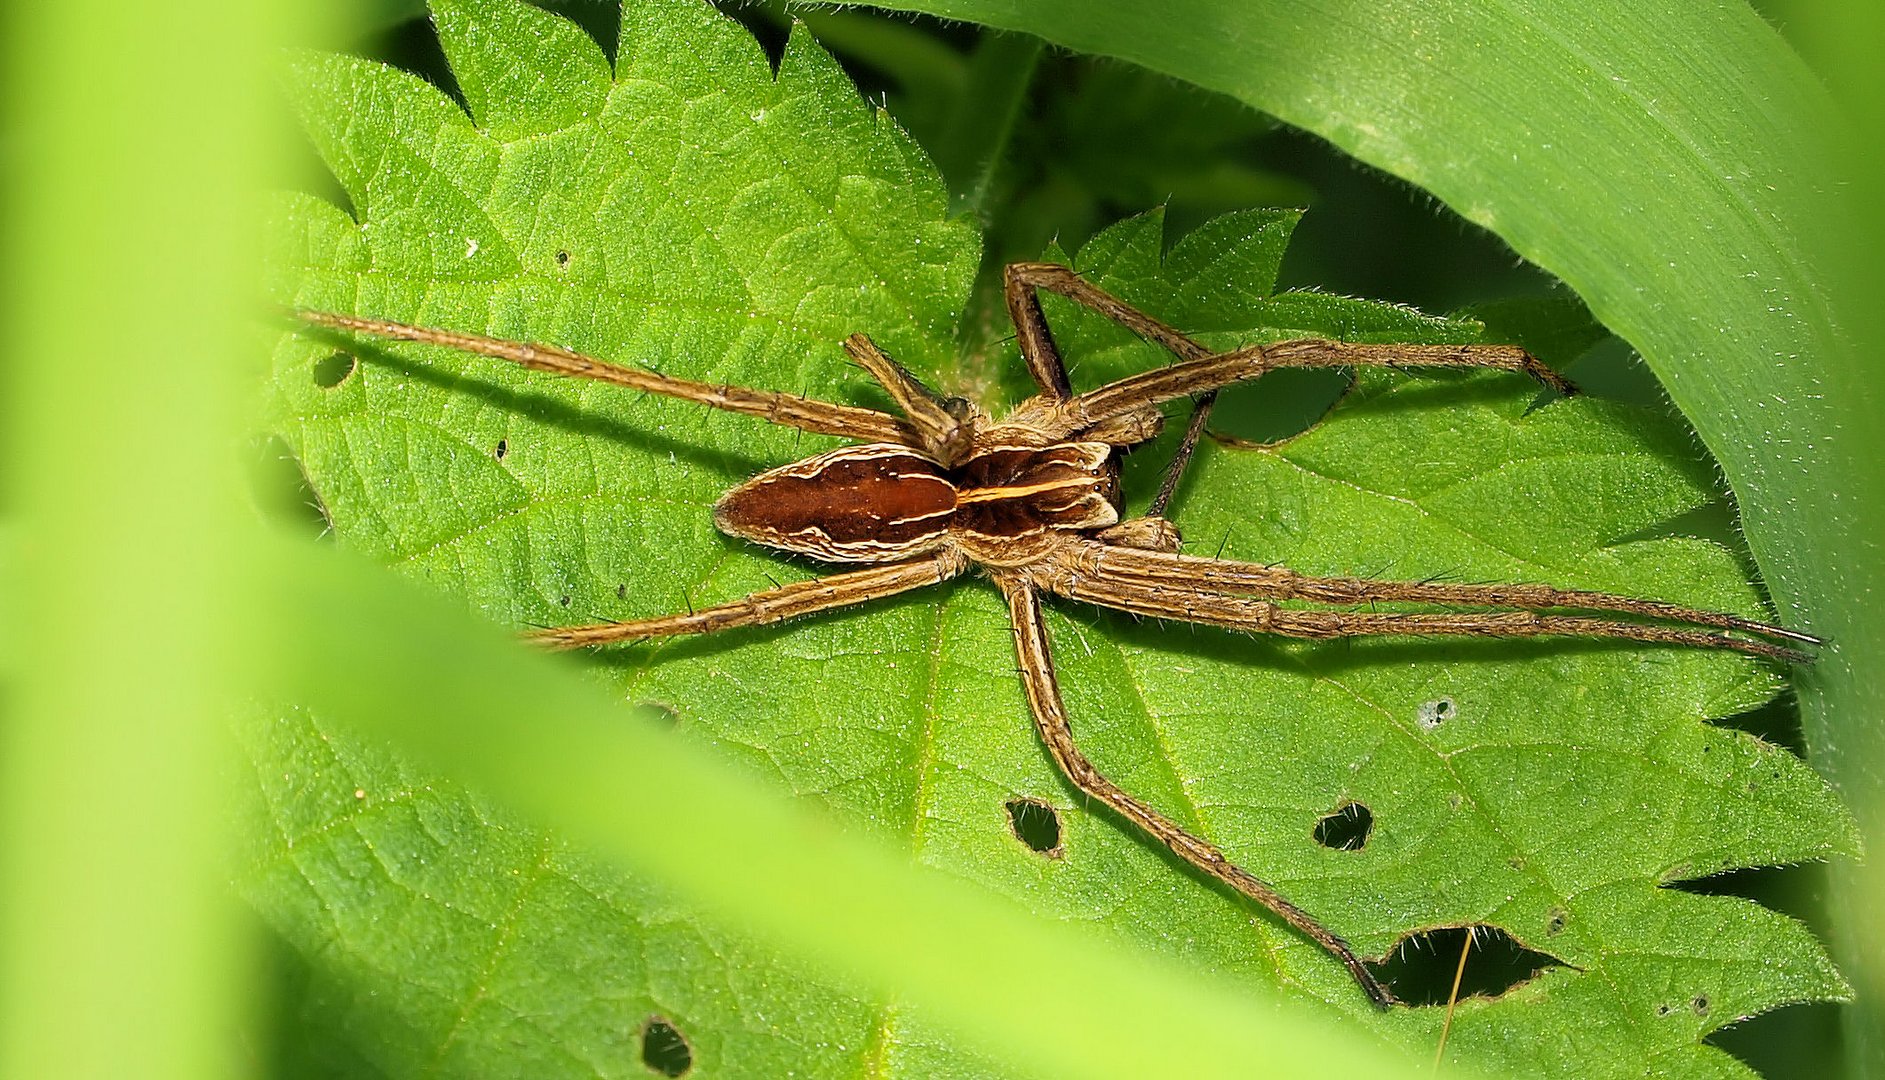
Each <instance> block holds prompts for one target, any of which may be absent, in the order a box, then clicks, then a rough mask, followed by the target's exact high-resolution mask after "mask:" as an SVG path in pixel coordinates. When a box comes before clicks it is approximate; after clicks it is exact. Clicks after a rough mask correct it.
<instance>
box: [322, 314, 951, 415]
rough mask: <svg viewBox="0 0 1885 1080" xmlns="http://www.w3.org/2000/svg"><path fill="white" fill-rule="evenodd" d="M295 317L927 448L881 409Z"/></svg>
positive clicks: (488, 342)
mask: <svg viewBox="0 0 1885 1080" xmlns="http://www.w3.org/2000/svg"><path fill="white" fill-rule="evenodd" d="M294 317H295V318H297V319H300V320H301V321H302V322H306V323H311V324H313V325H315V326H321V327H326V328H328V329H331V330H347V331H352V332H355V333H362V334H372V335H374V336H375V337H382V338H387V339H389V340H392V341H412V342H417V343H419V344H422V345H438V346H441V347H443V348H447V349H456V350H458V351H459V352H468V353H472V354H474V355H477V356H487V357H490V358H492V359H495V360H509V361H511V362H512V363H515V364H521V365H522V366H524V367H527V368H530V369H531V370H533V371H547V372H549V373H551V374H553V375H565V376H568V377H570V378H573V379H591V380H594V381H596V382H604V383H610V384H613V385H615V386H624V387H627V388H628V389H630V390H640V391H642V392H644V393H649V394H662V395H664V396H667V397H672V398H680V399H681V400H683V401H692V402H697V403H699V404H701V405H706V406H708V407H709V408H714V409H721V410H724V411H726V412H733V413H739V414H741V415H743V416H756V417H758V418H760V419H761V420H765V421H767V422H768V423H773V424H779V425H781V426H783V427H791V428H798V429H799V430H801V431H810V432H815V433H817V434H819V435H837V436H839V437H841V438H846V439H860V440H863V441H865V442H899V443H903V444H905V445H908V446H920V445H922V444H921V442H919V441H918V435H917V431H916V429H915V428H914V427H913V426H911V424H910V423H909V422H908V421H906V420H903V419H901V418H900V417H895V416H892V415H890V414H889V413H883V412H878V411H877V410H876V409H862V408H858V407H857V406H855V405H838V404H834V403H832V402H828V401H818V400H815V399H813V398H806V397H800V396H798V395H796V394H783V393H780V392H778V391H776V390H754V389H751V388H749V387H744V386H727V385H721V384H716V383H704V382H695V381H693V380H692V379H677V378H675V377H673V376H671V375H662V374H660V373H658V372H654V371H648V370H646V369H643V368H635V367H628V366H625V365H622V364H611V363H609V362H607V361H605V360H598V359H596V358H595V357H593V356H585V355H583V354H582V353H579V352H572V351H570V350H569V349H564V348H560V347H558V346H555V345H542V344H533V343H530V342H523V341H511V340H508V339H506V338H496V337H490V336H487V335H485V334H471V333H465V332H463V331H459V330H439V329H435V328H433V327H428V326H414V325H412V324H411V323H402V322H394V321H392V320H389V319H368V318H362V317H360V316H357V315H340V314H336V313H334V312H329V311H309V310H306V309H297V310H295V311H294ZM892 392H893V393H895V390H894V389H893V390H892Z"/></svg>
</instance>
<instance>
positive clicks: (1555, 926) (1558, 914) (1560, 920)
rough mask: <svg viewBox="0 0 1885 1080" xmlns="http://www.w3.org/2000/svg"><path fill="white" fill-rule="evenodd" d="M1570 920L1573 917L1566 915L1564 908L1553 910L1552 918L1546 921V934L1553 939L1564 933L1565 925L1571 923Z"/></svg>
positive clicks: (1549, 917)
mask: <svg viewBox="0 0 1885 1080" xmlns="http://www.w3.org/2000/svg"><path fill="white" fill-rule="evenodd" d="M1570 918H1571V916H1570V915H1568V914H1566V913H1565V910H1564V909H1563V908H1552V909H1551V914H1550V916H1548V917H1547V918H1546V919H1545V933H1547V934H1550V935H1551V936H1552V937H1557V936H1558V935H1559V934H1562V933H1564V924H1565V923H1566V922H1568V921H1570Z"/></svg>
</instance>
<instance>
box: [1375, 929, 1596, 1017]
mask: <svg viewBox="0 0 1885 1080" xmlns="http://www.w3.org/2000/svg"><path fill="white" fill-rule="evenodd" d="M1469 935H1470V936H1471V938H1472V942H1473V944H1472V950H1471V952H1469V953H1468V954H1467V956H1466V973H1465V974H1464V975H1462V976H1461V977H1460V997H1461V998H1462V999H1464V998H1469V997H1483V998H1496V997H1499V996H1500V995H1502V994H1504V993H1506V992H1507V991H1509V990H1511V989H1512V988H1513V987H1516V986H1519V985H1520V984H1522V983H1525V982H1529V981H1530V980H1531V979H1532V978H1533V977H1535V976H1536V975H1537V974H1538V973H1539V972H1541V971H1543V970H1545V969H1546V968H1550V967H1562V966H1563V964H1562V962H1561V961H1559V960H1558V959H1557V958H1556V957H1553V956H1550V955H1547V954H1545V953H1541V952H1534V951H1532V950H1531V949H1528V948H1526V947H1525V946H1523V945H1520V944H1519V943H1518V942H1517V941H1516V940H1514V939H1513V937H1512V935H1510V934H1508V933H1506V932H1505V931H1504V930H1501V929H1499V928H1498V927H1496V926H1486V925H1484V924H1481V925H1478V926H1471V927H1466V926H1443V927H1440V928H1438V929H1434V930H1422V931H1419V932H1417V933H1413V934H1409V935H1407V936H1406V937H1404V938H1402V939H1401V940H1400V943H1399V944H1398V945H1396V946H1395V947H1394V950H1393V951H1392V952H1390V953H1389V954H1388V957H1387V959H1385V960H1382V961H1380V962H1378V963H1371V964H1369V965H1368V966H1369V967H1370V968H1373V969H1374V973H1375V977H1376V978H1379V979H1380V980H1381V981H1382V982H1384V983H1386V984H1388V986H1389V987H1391V988H1393V990H1394V996H1395V997H1398V998H1400V999H1401V1000H1402V1001H1404V1002H1406V1003H1407V1004H1409V1005H1445V1004H1446V1002H1447V997H1448V996H1449V995H1450V994H1451V993H1452V990H1453V973H1454V972H1455V971H1457V970H1459V964H1460V949H1461V947H1462V946H1464V945H1465V944H1466V940H1467V938H1468V936H1469Z"/></svg>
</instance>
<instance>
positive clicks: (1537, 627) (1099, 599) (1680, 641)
mask: <svg viewBox="0 0 1885 1080" xmlns="http://www.w3.org/2000/svg"><path fill="white" fill-rule="evenodd" d="M1033 573H1034V575H1035V580H1036V582H1037V583H1038V584H1040V586H1041V587H1042V588H1044V589H1047V590H1048V591H1049V592H1053V593H1058V594H1059V595H1061V596H1066V597H1069V598H1071V599H1074V600H1082V601H1085V602H1087V603H1089V604H1097V605H1099V606H1100V607H1108V608H1113V609H1115V610H1118V611H1124V612H1129V613H1131V614H1134V615H1144V616H1148V617H1151V618H1155V619H1173V620H1177V621H1181V622H1190V623H1202V624H1203V625H1206V626H1217V627H1222V628H1224V629H1227V630H1247V631H1252V632H1255V633H1262V634H1280V635H1283V636H1284V637H1299V638H1333V637H1352V636H1356V635H1361V634H1405V635H1411V636H1417V637H1425V636H1432V635H1466V636H1475V637H1597V638H1617V639H1621V640H1625V641H1640V642H1644V643H1646V644H1651V645H1682V646H1689V647H1694V648H1703V649H1727V650H1731V651H1733V652H1740V653H1746V654H1748V655H1749V656H1759V657H1763V658H1766V659H1769V660H1779V661H1782V662H1785V663H1807V662H1810V661H1811V660H1812V657H1810V656H1807V655H1806V654H1805V653H1802V652H1799V651H1797V650H1794V649H1789V648H1786V647H1784V646H1780V645H1774V644H1770V643H1768V642H1765V641H1750V640H1747V639H1745V638H1738V637H1733V636H1731V635H1729V634H1726V633H1722V632H1720V631H1715V630H1690V629H1683V628H1680V627H1672V626H1652V625H1645V624H1643V623H1633V622H1622V621H1619V620H1614V619H1597V618H1591V617H1589V616H1585V615H1551V614H1542V613H1539V612H1536V611H1504V612H1479V613H1460V614H1455V613H1423V614H1401V613H1382V612H1370V611H1315V610H1305V609H1299V608H1284V607H1279V606H1277V605H1276V604H1275V603H1273V602H1271V601H1269V600H1260V599H1257V598H1255V597H1250V596H1232V595H1228V594H1225V593H1218V592H1208V591H1204V590H1192V589H1182V588H1178V589H1175V588H1173V587H1172V586H1171V585H1170V583H1163V584H1153V583H1150V582H1147V581H1143V580H1134V579H1130V578H1123V577H1111V576H1096V577H1095V576H1087V575H1084V574H1081V573H1079V572H1077V571H1070V570H1069V569H1068V568H1067V565H1066V564H1065V563H1064V562H1062V561H1059V560H1055V559H1052V558H1050V559H1047V560H1043V562H1042V563H1041V564H1039V566H1038V567H1037V568H1035V569H1034V570H1033Z"/></svg>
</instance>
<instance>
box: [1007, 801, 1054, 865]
mask: <svg viewBox="0 0 1885 1080" xmlns="http://www.w3.org/2000/svg"><path fill="white" fill-rule="evenodd" d="M1008 824H1009V827H1010V828H1012V829H1013V830H1014V834H1015V837H1016V838H1017V839H1019V840H1020V841H1021V842H1022V843H1024V844H1026V845H1027V846H1028V848H1029V849H1030V850H1033V851H1038V852H1040V853H1041V854H1042V855H1045V856H1047V857H1048V858H1050V859H1058V858H1060V855H1061V847H1060V814H1058V813H1057V812H1055V810H1054V808H1053V807H1051V806H1049V805H1047V804H1046V803H1044V802H1041V801H1039V800H1037V799H1009V800H1008Z"/></svg>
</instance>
